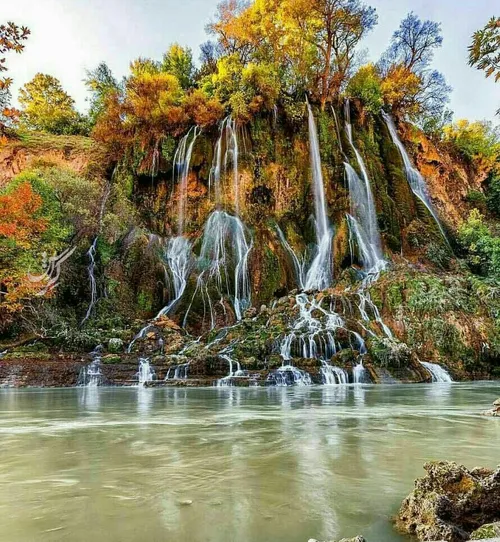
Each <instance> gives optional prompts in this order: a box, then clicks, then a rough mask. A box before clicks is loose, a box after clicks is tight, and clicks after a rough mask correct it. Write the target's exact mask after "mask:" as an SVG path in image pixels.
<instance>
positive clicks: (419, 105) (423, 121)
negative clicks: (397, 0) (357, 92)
mask: <svg viewBox="0 0 500 542" xmlns="http://www.w3.org/2000/svg"><path fill="white" fill-rule="evenodd" d="M442 43H443V37H442V35H441V25H440V24H439V23H436V22H434V21H422V20H420V19H419V17H418V16H417V15H415V14H414V13H413V12H411V13H409V14H408V15H407V16H406V17H405V18H404V19H403V20H402V21H401V24H400V27H399V28H398V30H396V31H395V32H394V34H393V36H392V39H391V44H390V46H389V48H388V49H387V51H386V52H385V53H384V55H383V56H382V59H381V60H380V62H379V67H380V70H381V72H382V74H383V76H384V79H385V83H383V87H384V86H385V87H386V89H392V90H391V92H387V93H386V94H385V98H386V104H387V105H389V106H390V107H392V110H393V113H394V114H396V115H401V116H407V117H409V118H410V119H411V120H413V121H416V122H418V123H419V124H420V125H421V126H422V127H424V126H426V125H429V120H430V119H431V120H432V121H433V122H435V121H436V119H444V118H447V117H448V116H449V112H447V111H446V105H447V103H448V102H449V94H450V92H451V87H449V86H448V85H447V84H446V80H445V78H444V77H443V75H442V74H441V73H439V72H438V71H436V70H432V69H430V65H431V63H432V60H433V58H434V53H435V51H436V49H438V48H439V47H441V45H442ZM402 83H404V84H402ZM398 87H399V89H398ZM391 95H392V100H391V99H390V96H391Z"/></svg>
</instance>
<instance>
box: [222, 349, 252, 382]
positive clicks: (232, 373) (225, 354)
mask: <svg viewBox="0 0 500 542" xmlns="http://www.w3.org/2000/svg"><path fill="white" fill-rule="evenodd" d="M219 357H220V358H222V359H223V360H225V361H227V362H228V364H229V374H228V375H227V376H225V377H223V378H221V379H219V380H217V382H216V386H217V387H218V388H227V387H230V386H232V385H233V378H238V377H242V376H247V373H246V372H245V371H243V370H242V369H241V365H240V362H239V361H236V360H234V359H233V358H232V357H231V356H230V351H228V350H227V349H226V350H223V351H222V352H221V353H220V354H219ZM235 367H236V370H234V368H235Z"/></svg>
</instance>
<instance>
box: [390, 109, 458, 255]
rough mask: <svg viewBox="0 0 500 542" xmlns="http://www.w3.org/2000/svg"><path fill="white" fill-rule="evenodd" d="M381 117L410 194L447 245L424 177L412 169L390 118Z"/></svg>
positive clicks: (446, 239)
mask: <svg viewBox="0 0 500 542" xmlns="http://www.w3.org/2000/svg"><path fill="white" fill-rule="evenodd" d="M382 116H383V118H384V120H385V122H386V124H387V128H388V129H389V132H390V134H391V137H392V141H393V142H394V144H395V145H396V147H397V148H398V150H399V152H400V154H401V158H402V159H403V163H404V166H405V172H406V178H407V180H408V183H409V185H410V188H411V189H412V192H413V193H414V194H415V196H417V198H418V199H419V200H420V201H421V202H422V203H423V204H424V205H425V207H426V208H427V210H428V211H429V213H430V214H431V216H432V218H433V219H434V220H435V222H436V224H437V226H438V228H439V231H440V232H441V235H442V236H443V238H444V240H445V241H446V243H447V244H448V245H449V241H448V238H447V236H446V233H445V231H444V228H443V226H442V224H441V221H440V220H439V217H438V215H437V213H436V210H435V209H434V206H433V205H432V202H431V198H430V196H429V191H428V188H427V183H426V181H425V179H424V177H423V176H422V175H421V174H420V172H419V171H418V170H417V169H416V168H415V167H413V164H412V161H411V159H410V157H409V155H408V152H407V151H406V149H405V146H404V145H403V143H402V141H401V139H400V138H399V135H398V131H397V129H396V125H395V124H394V121H393V120H392V117H391V116H390V115H388V114H387V113H385V111H382Z"/></svg>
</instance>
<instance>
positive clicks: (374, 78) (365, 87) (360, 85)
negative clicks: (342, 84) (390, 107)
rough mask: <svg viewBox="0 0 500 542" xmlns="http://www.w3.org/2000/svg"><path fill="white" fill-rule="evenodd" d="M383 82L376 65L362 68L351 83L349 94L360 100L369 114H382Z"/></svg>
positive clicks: (348, 89)
mask: <svg viewBox="0 0 500 542" xmlns="http://www.w3.org/2000/svg"><path fill="white" fill-rule="evenodd" d="M381 84H382V80H381V78H380V75H379V73H378V71H377V68H376V67H375V65H374V64H367V65H366V66H362V67H361V68H360V69H359V70H358V71H357V72H356V74H355V75H354V76H353V77H352V79H351V80H350V81H349V84H348V86H347V94H348V95H349V96H350V97H351V98H359V99H360V100H361V101H362V102H363V105H364V108H365V110H366V111H368V112H369V113H372V114H373V115H376V114H378V113H380V111H381V109H382V106H383V105H384V100H383V97H382V88H381Z"/></svg>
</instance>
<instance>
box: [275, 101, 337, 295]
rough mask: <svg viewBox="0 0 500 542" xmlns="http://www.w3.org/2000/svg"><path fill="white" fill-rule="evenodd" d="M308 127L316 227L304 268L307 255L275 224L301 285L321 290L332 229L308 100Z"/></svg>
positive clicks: (327, 274)
mask: <svg viewBox="0 0 500 542" xmlns="http://www.w3.org/2000/svg"><path fill="white" fill-rule="evenodd" d="M307 111H308V127H309V154H310V161H311V171H312V180H313V183H312V186H313V194H314V215H315V229H316V250H315V254H314V257H313V258H312V261H311V263H310V265H309V267H308V269H307V271H306V259H305V258H304V259H303V260H302V261H300V260H299V258H298V257H297V255H296V254H295V253H294V251H293V249H292V248H291V246H290V245H289V243H288V242H287V241H286V238H285V236H284V235H283V232H282V231H281V230H280V229H279V228H278V234H279V236H280V239H281V241H282V242H283V245H284V247H285V249H286V250H287V252H288V253H289V254H290V256H291V257H292V261H293V263H294V267H295V269H296V272H297V280H298V284H299V286H300V288H302V289H305V290H324V289H325V288H328V287H329V286H330V285H331V282H332V274H333V272H332V241H333V229H332V228H331V227H330V224H329V220H328V215H327V212H326V199H325V187H324V183H323V173H322V171H321V157H320V153H319V141H318V130H317V128H316V121H315V120H314V115H313V112H312V109H311V106H310V104H309V102H308V101H307Z"/></svg>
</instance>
